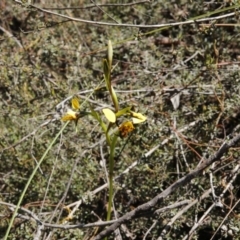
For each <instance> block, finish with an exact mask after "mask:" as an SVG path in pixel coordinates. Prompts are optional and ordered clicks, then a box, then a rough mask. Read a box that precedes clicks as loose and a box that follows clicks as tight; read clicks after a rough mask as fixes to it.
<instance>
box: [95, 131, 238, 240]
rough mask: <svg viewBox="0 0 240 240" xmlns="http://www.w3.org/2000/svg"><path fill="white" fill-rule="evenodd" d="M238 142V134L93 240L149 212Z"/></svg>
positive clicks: (97, 239)
mask: <svg viewBox="0 0 240 240" xmlns="http://www.w3.org/2000/svg"><path fill="white" fill-rule="evenodd" d="M239 140H240V134H238V135H237V136H236V137H234V138H233V139H232V140H231V141H229V142H228V141H225V142H224V143H223V144H222V146H221V147H220V148H219V150H218V151H217V152H216V153H215V154H214V155H213V156H211V157H209V158H208V159H203V161H202V163H201V164H200V165H199V166H198V167H196V168H195V169H194V170H193V171H191V172H190V173H189V174H187V175H186V176H184V177H182V178H180V179H179V180H178V181H176V182H175V183H173V184H172V185H170V186H169V187H168V188H167V189H165V190H164V191H163V192H161V193H160V194H158V195H157V196H156V197H154V198H153V199H152V200H150V201H148V202H146V203H144V204H142V205H140V206H138V207H137V208H136V209H134V210H132V211H131V212H128V213H126V214H125V215H123V216H122V217H121V218H119V219H118V220H117V221H116V222H115V223H114V224H112V225H111V226H109V227H108V228H107V229H105V230H103V231H102V232H100V233H99V234H98V235H97V236H96V237H95V240H100V239H102V238H104V237H106V236H108V235H110V234H111V233H112V232H113V231H114V230H115V229H117V228H118V227H119V226H120V225H121V224H123V223H125V222H127V221H129V220H131V219H134V218H136V217H137V216H138V215H139V214H142V213H143V212H146V211H149V210H150V209H151V208H153V207H154V206H156V204H157V203H159V202H161V201H162V200H163V199H164V198H166V197H167V196H169V195H170V194H171V193H173V192H174V191H176V190H177V189H178V188H180V187H183V186H185V185H187V184H188V183H190V181H191V180H192V179H194V178H196V177H197V176H199V175H200V174H201V173H202V172H203V170H204V169H206V168H207V167H209V166H210V165H211V164H212V163H214V162H216V161H219V160H220V159H221V157H222V156H223V155H224V154H225V153H226V152H227V151H228V149H229V148H231V147H233V146H235V145H236V143H237V142H238V141H239Z"/></svg>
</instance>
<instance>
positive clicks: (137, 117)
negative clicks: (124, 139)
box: [130, 111, 147, 124]
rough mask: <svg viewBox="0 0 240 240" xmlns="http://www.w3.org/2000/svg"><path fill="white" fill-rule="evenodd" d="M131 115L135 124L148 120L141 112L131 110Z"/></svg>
mask: <svg viewBox="0 0 240 240" xmlns="http://www.w3.org/2000/svg"><path fill="white" fill-rule="evenodd" d="M130 115H131V117H132V121H133V123H134V124H138V123H142V122H145V121H146V120H147V117H146V116H144V115H142V114H141V113H136V112H133V111H130Z"/></svg>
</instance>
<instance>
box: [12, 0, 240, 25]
mask: <svg viewBox="0 0 240 240" xmlns="http://www.w3.org/2000/svg"><path fill="white" fill-rule="evenodd" d="M14 2H15V3H18V4H21V5H22V1H20V0H14ZM28 6H29V7H31V8H33V9H36V10H38V11H40V12H44V13H48V14H51V15H55V16H58V17H62V18H66V19H69V20H71V21H75V22H81V23H87V24H93V25H102V26H117V27H131V28H161V27H173V26H181V25H187V24H195V23H202V22H209V21H215V20H219V19H224V18H228V17H232V16H234V15H236V14H239V13H240V11H234V12H232V13H228V14H224V15H221V16H216V17H209V18H201V19H197V20H187V21H183V22H175V23H163V24H153V25H146V24H128V23H121V24H118V23H109V22H99V21H91V20H86V19H82V18H74V17H69V16H67V15H64V14H60V13H56V12H53V11H49V10H46V9H43V8H40V7H37V6H35V5H32V4H29V5H28Z"/></svg>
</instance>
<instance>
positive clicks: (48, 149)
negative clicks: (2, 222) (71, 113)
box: [4, 122, 69, 240]
mask: <svg viewBox="0 0 240 240" xmlns="http://www.w3.org/2000/svg"><path fill="white" fill-rule="evenodd" d="M68 123H69V122H66V124H64V126H63V127H62V129H61V130H60V131H59V133H58V134H57V135H56V137H55V138H54V139H53V141H52V142H51V144H50V145H49V146H48V148H47V150H46V151H45V152H44V154H43V155H42V157H41V159H40V160H39V162H38V164H37V165H36V167H35V168H34V170H33V172H32V174H31V176H30V177H29V179H28V182H27V184H26V186H25V188H24V189H23V191H22V194H21V196H20V198H19V200H18V204H17V206H16V208H15V210H14V212H13V215H12V218H11V221H10V223H9V226H8V229H7V232H6V234H5V237H4V240H7V239H8V235H9V232H10V230H11V227H12V225H13V221H14V219H15V217H16V216H17V212H18V210H19V208H20V205H21V203H22V201H23V198H24V196H25V194H26V192H27V189H28V187H29V185H30V183H31V181H32V180H33V177H34V176H35V174H36V172H37V170H38V169H39V167H40V165H41V163H42V162H43V160H44V158H45V157H46V155H47V154H48V152H49V151H50V149H51V148H52V146H53V144H54V143H55V142H56V141H57V139H58V137H59V136H60V135H61V133H62V132H63V130H64V129H65V128H66V126H67V124H68Z"/></svg>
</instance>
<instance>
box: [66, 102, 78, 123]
mask: <svg viewBox="0 0 240 240" xmlns="http://www.w3.org/2000/svg"><path fill="white" fill-rule="evenodd" d="M71 103H72V109H74V110H75V111H74V110H72V109H68V111H67V113H66V114H65V115H64V116H63V117H62V121H75V123H76V124H77V121H78V119H79V116H80V114H79V112H78V111H77V110H79V109H80V104H79V100H78V98H77V97H73V98H72V100H71Z"/></svg>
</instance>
